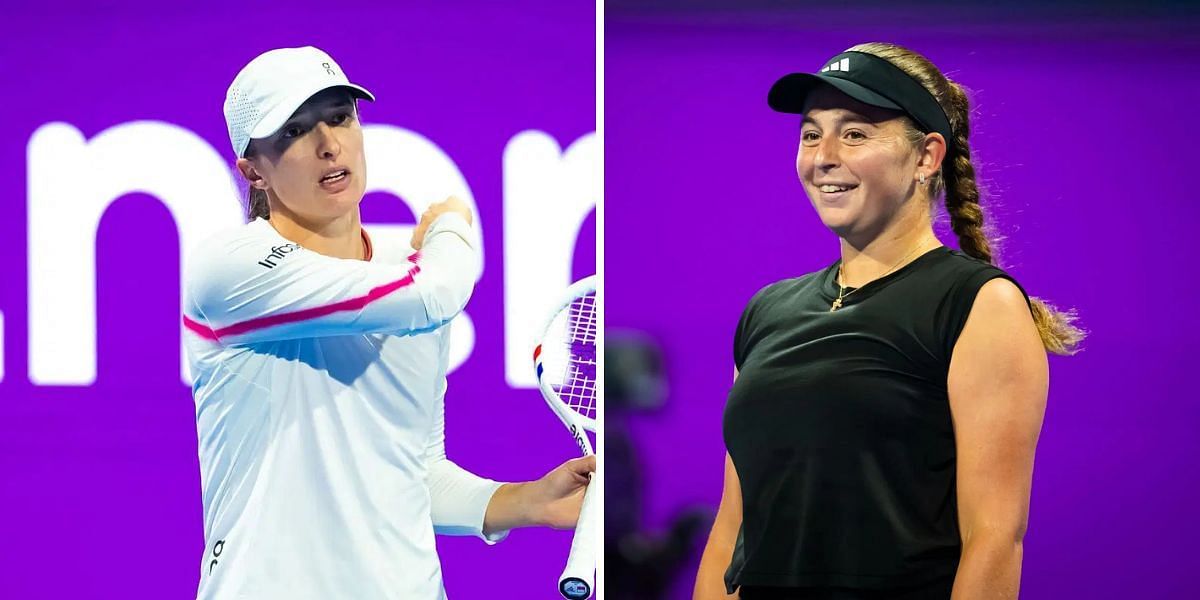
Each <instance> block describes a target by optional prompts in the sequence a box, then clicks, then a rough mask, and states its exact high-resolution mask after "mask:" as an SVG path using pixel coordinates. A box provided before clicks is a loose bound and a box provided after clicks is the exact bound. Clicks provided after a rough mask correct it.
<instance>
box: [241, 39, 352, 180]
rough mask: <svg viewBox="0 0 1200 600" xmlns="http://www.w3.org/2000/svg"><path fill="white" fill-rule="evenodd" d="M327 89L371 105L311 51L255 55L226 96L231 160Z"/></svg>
mask: <svg viewBox="0 0 1200 600" xmlns="http://www.w3.org/2000/svg"><path fill="white" fill-rule="evenodd" d="M331 87H344V88H347V89H348V90H350V93H351V94H354V96H356V97H358V98H365V99H367V100H371V101H374V100H375V96H374V95H372V94H371V92H368V91H367V90H365V89H363V88H362V87H360V86H357V85H354V84H353V83H350V81H349V80H348V79H346V76H345V75H344V74H343V73H342V69H341V67H339V66H338V64H337V63H335V62H333V58H331V57H330V56H329V55H328V54H326V53H324V52H322V51H321V50H319V49H317V48H313V47H312V46H305V47H303V48H279V49H278V50H271V51H269V52H264V53H263V54H260V55H258V57H256V58H255V59H254V60H252V61H250V64H248V65H246V66H245V67H243V68H242V70H241V72H240V73H238V74H237V77H235V78H234V79H233V83H232V84H230V86H229V91H228V92H227V93H226V94H225V124H226V125H228V126H229V141H230V142H233V152H234V154H237V155H238V157H239V158H240V157H242V155H243V154H245V153H246V148H248V147H249V146H250V140H251V139H259V138H265V137H268V136H270V135H271V134H273V133H275V132H276V131H278V130H279V128H280V127H283V124H284V123H286V122H287V120H288V119H289V118H290V117H291V116H292V115H293V114H294V113H295V112H296V109H298V108H300V105H301V104H304V102H305V101H307V100H308V99H309V98H312V97H313V95H315V94H316V93H318V92H320V91H322V90H327V89H329V88H331Z"/></svg>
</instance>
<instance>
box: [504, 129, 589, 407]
mask: <svg viewBox="0 0 1200 600" xmlns="http://www.w3.org/2000/svg"><path fill="white" fill-rule="evenodd" d="M599 190H600V148H599V146H598V144H597V143H596V135H595V134H592V133H589V134H587V135H585V136H583V137H581V138H579V139H578V140H575V142H574V143H572V144H571V145H570V146H568V147H567V149H566V151H562V150H561V149H560V148H559V146H558V142H555V141H554V138H552V137H550V136H549V135H547V134H545V133H542V132H540V131H525V132H522V133H519V134H517V135H516V136H515V137H513V139H512V140H510V141H509V142H508V146H506V147H505V148H504V357H505V359H504V373H505V378H506V379H507V380H508V383H509V385H511V386H513V387H522V388H531V387H536V386H537V378H536V377H535V376H534V373H533V368H532V364H533V345H534V338H535V337H536V336H537V335H539V334H540V333H541V332H540V331H538V329H539V328H540V327H541V326H542V325H543V324H544V321H545V320H546V317H547V316H548V315H547V314H546V313H547V311H548V310H549V306H550V305H551V304H552V303H553V302H554V300H555V299H556V298H557V297H558V295H560V294H561V293H562V292H563V290H565V289H566V287H567V286H568V285H570V284H571V262H572V258H573V256H574V251H575V239H576V238H577V237H579V228H580V227H581V226H582V225H583V222H584V220H586V219H587V216H588V214H590V213H591V212H592V210H593V209H594V208H595V206H596V200H597V194H598V193H599ZM598 233H599V232H598Z"/></svg>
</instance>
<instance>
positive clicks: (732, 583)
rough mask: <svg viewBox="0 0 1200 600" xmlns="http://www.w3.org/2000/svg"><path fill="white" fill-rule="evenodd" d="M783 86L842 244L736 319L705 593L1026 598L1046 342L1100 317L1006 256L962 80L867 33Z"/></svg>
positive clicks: (702, 578)
mask: <svg viewBox="0 0 1200 600" xmlns="http://www.w3.org/2000/svg"><path fill="white" fill-rule="evenodd" d="M768 101H769V103H770V105H771V107H772V108H774V109H775V110H777V111H780V112H784V113H796V114H800V115H803V119H802V123H801V131H800V149H799V154H798V157H797V162H796V171H797V175H799V177H800V182H801V183H802V184H803V186H804V190H805V192H806V193H807V195H808V197H809V199H810V201H811V202H812V205H813V207H814V208H815V209H816V211H817V214H818V215H819V216H820V218H821V220H822V222H823V223H824V224H825V225H826V226H827V227H828V228H829V229H830V230H832V231H833V232H834V233H835V234H837V236H838V238H839V239H840V245H841V258H840V260H838V261H836V262H834V263H833V264H832V265H830V266H829V267H828V268H826V269H823V270H821V271H818V272H815V273H809V274H807V275H804V276H801V277H797V278H794V279H787V280H784V281H779V282H776V283H774V284H771V285H768V286H767V287H765V288H763V289H762V290H761V291H759V292H758V293H757V294H756V295H755V296H754V297H753V298H752V299H751V300H750V303H749V305H748V306H747V307H746V310H745V312H744V313H743V315H742V318H741V321H740V322H739V324H738V327H737V333H736V337H735V341H734V363H735V365H736V369H737V370H736V371H735V377H736V379H735V382H734V385H733V387H732V389H731V391H730V393H729V400H728V403H727V405H726V408H725V416H724V436H725V443H726V447H727V449H728V457H727V459H726V464H725V488H724V493H723V496H722V499H721V507H720V510H719V511H718V514H717V520H716V523H715V524H714V525H713V529H712V533H711V535H710V537H709V540H708V545H707V547H706V548H705V551H704V557H703V559H702V562H701V567H700V572H699V576H698V578H697V582H696V592H695V598H696V599H697V600H709V599H713V598H737V597H739V595H740V598H743V599H749V600H752V599H755V598H820V599H833V598H837V599H851V598H854V599H859V598H871V599H883V598H888V599H910V600H911V599H934V598H937V599H940V600H945V599H947V598H954V600H972V599H976V598H989V599H992V598H1006V599H1007V598H1016V597H1017V593H1018V589H1019V585H1020V579H1021V552H1022V550H1021V543H1022V538H1023V536H1024V534H1025V527H1026V523H1027V516H1028V511H1029V495H1030V486H1031V480H1032V475H1033V456H1034V449H1035V447H1036V445H1037V440H1038V434H1039V431H1040V429H1041V424H1042V415H1043V412H1044V409H1045V404H1046V394H1047V385H1048V378H1049V374H1048V366H1047V360H1046V352H1047V351H1050V352H1055V353H1059V354H1070V353H1073V352H1074V351H1075V350H1076V347H1077V345H1078V343H1079V342H1080V341H1081V339H1082V337H1083V332H1082V331H1080V330H1079V329H1077V328H1076V327H1074V326H1073V325H1072V324H1071V321H1072V318H1073V317H1072V315H1070V314H1067V313H1062V312H1059V311H1056V310H1055V309H1053V308H1052V307H1050V306H1049V305H1047V304H1045V303H1044V302H1042V301H1041V300H1038V299H1036V298H1029V297H1028V296H1027V295H1026V294H1025V292H1024V290H1023V288H1021V286H1020V285H1018V284H1017V282H1016V281H1015V280H1014V279H1013V278H1012V277H1010V276H1009V275H1008V274H1007V273H1005V272H1004V271H1003V270H1001V269H1000V268H998V267H996V266H994V265H993V264H992V251H991V247H990V244H989V242H988V238H987V236H986V235H985V233H984V230H983V212H982V211H981V209H980V205H979V191H978V189H977V187H976V184H975V168H974V166H973V165H972V164H971V151H970V147H969V145H968V134H969V132H970V124H969V119H968V115H969V110H968V104H967V97H966V95H965V93H964V91H963V88H962V87H960V86H959V85H958V84H956V83H954V82H953V81H950V80H949V79H947V78H946V77H945V76H944V75H942V73H941V72H940V71H938V69H937V67H935V66H934V65H933V64H932V63H930V62H929V61H928V60H927V59H925V58H924V57H922V56H920V55H918V54H916V53H914V52H911V51H909V50H906V49H904V48H900V47H898V46H894V45H891V44H879V43H872V44H863V45H859V46H855V47H853V48H851V49H850V50H848V51H846V52H844V53H842V54H839V55H837V56H835V57H833V58H832V59H830V60H829V61H828V62H827V63H826V65H825V67H824V68H822V69H821V71H820V72H819V73H816V74H804V73H794V74H791V75H787V76H785V77H783V78H782V79H780V80H779V81H778V82H776V83H775V85H774V86H773V87H772V88H771V91H770V94H769V97H768ZM939 198H944V201H945V207H946V211H947V213H948V214H949V216H950V221H951V226H952V228H953V230H954V232H955V233H956V234H957V236H958V242H959V246H960V248H961V250H952V249H949V248H947V247H945V246H943V245H942V244H941V242H940V241H939V240H938V239H937V237H936V236H935V234H934V231H933V225H932V214H933V212H934V208H933V202H934V201H936V200H937V199H939ZM730 594H731V595H730Z"/></svg>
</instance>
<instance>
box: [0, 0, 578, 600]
mask: <svg viewBox="0 0 1200 600" xmlns="http://www.w3.org/2000/svg"><path fill="white" fill-rule="evenodd" d="M5 25H6V27H5V35H4V36H0V64H2V65H3V66H0V73H2V74H3V76H2V77H0V80H2V81H4V90H3V98H4V100H3V106H4V113H5V118H4V119H3V120H0V163H2V164H4V165H6V167H7V171H8V172H9V174H10V176H9V178H8V185H7V186H6V189H5V191H4V192H3V194H2V195H0V207H2V208H3V214H4V215H5V217H4V218H3V219H0V282H2V283H0V312H3V315H4V323H5V328H4V329H5V331H4V335H3V343H4V345H3V349H4V353H3V354H4V360H5V364H4V371H5V376H4V380H3V382H0V473H3V476H2V477H0V598H72V599H74V598H115V597H120V598H155V599H162V598H189V597H194V594H195V588H196V583H197V581H198V577H199V566H200V561H201V554H202V552H203V547H204V545H203V540H202V535H203V529H202V527H203V523H202V519H201V510H202V507H201V496H200V480H199V465H198V461H197V450H196V430H195V413H194V410H195V409H194V405H193V402H192V399H191V394H190V390H189V389H188V388H187V387H186V386H184V385H183V384H181V383H180V381H179V375H178V373H179V362H178V347H179V334H178V331H179V321H180V315H179V311H178V303H179V298H178V289H177V288H178V276H179V273H178V265H179V253H178V250H177V248H178V244H179V242H178V238H177V233H176V230H175V227H174V224H173V222H172V220H171V216H170V213H169V212H168V211H167V210H166V209H165V208H164V207H163V206H161V205H160V204H159V203H158V202H157V200H155V199H154V198H152V197H150V196H147V195H144V194H131V195H129V196H127V197H124V198H123V199H121V200H119V201H118V202H116V203H115V204H114V205H113V206H112V207H111V208H110V209H109V211H108V212H107V213H106V214H105V216H104V219H103V221H102V224H101V226H100V229H99V232H98V240H97V257H96V260H97V287H98V290H97V291H98V294H99V299H98V303H97V313H98V321H99V328H98V353H99V359H98V365H97V381H96V383H95V384H94V385H92V386H89V387H38V386H34V385H32V384H31V383H30V382H29V381H28V377H27V373H28V357H27V352H26V348H27V345H28V342H27V330H28V326H27V316H26V315H27V283H26V282H27V280H28V279H27V268H28V267H27V264H26V248H27V237H26V194H27V190H26V180H25V168H26V155H25V151H26V145H27V143H28V141H29V138H30V135H31V134H32V133H33V132H34V131H35V130H36V129H37V128H38V127H40V126H41V125H43V124H45V123H47V122H50V121H65V122H68V123H70V124H72V125H74V126H75V127H77V128H79V129H80V130H81V131H83V133H84V135H85V136H88V137H90V136H93V135H95V134H96V133H98V132H100V131H102V130H104V129H107V128H109V127H112V126H114V125H117V124H119V123H124V122H129V121H134V120H143V119H152V120H161V121H166V122H170V123H173V124H176V125H180V126H182V127H185V128H187V129H189V130H191V131H193V132H195V133H196V134H198V135H200V136H201V137H203V138H204V139H205V140H206V141H207V142H208V143H209V144H211V146H212V147H213V148H214V150H215V151H216V152H219V153H220V155H221V156H223V157H225V158H226V159H227V160H228V162H229V164H230V165H231V168H232V157H231V156H230V154H231V153H230V151H229V143H228V137H227V134H226V131H225V125H224V121H223V119H222V116H221V103H222V101H223V99H224V94H225V90H226V88H227V86H228V85H229V82H230V81H232V79H233V76H234V75H235V74H236V73H237V71H238V69H240V68H241V67H242V65H244V64H245V63H246V62H248V61H249V60H250V59H251V58H253V57H254V56H255V55H257V54H258V53H260V52H262V51H265V50H268V49H271V48H275V47H284V46H299V45H307V44H312V45H316V46H318V47H321V48H323V49H324V50H326V51H328V52H329V53H330V54H331V55H333V56H334V58H335V59H336V60H337V61H338V62H339V63H340V64H341V65H342V66H343V67H344V68H345V69H346V71H347V72H348V73H349V74H350V78H351V79H352V80H354V81H356V82H359V83H362V84H363V85H365V86H367V87H368V88H369V89H371V90H372V91H373V92H374V93H375V94H376V95H377V97H378V98H379V101H378V102H376V103H375V104H373V105H369V106H367V107H366V109H365V112H364V119H365V121H366V122H367V123H368V124H370V123H376V124H390V125H395V126H400V127H405V128H407V129H410V130H413V131H416V132H419V133H420V134H422V135H424V136H425V137H427V138H429V139H431V140H433V141H434V142H435V143H437V144H438V145H439V146H440V147H441V148H442V149H443V150H444V151H445V152H446V153H447V154H448V155H449V156H450V157H451V158H452V159H453V160H454V161H455V162H456V163H457V165H458V167H459V169H460V170H461V172H462V173H463V175H464V177H465V178H466V180H467V182H468V184H469V185H470V186H471V189H472V191H473V193H474V197H475V200H476V202H477V204H478V206H479V210H480V214H481V215H482V218H483V223H484V226H485V230H484V236H485V244H486V246H485V255H486V257H487V264H486V266H485V274H484V277H483V279H482V281H480V283H479V285H478V286H477V288H476V293H475V296H474V298H473V300H472V301H471V304H470V306H469V307H468V310H469V312H470V313H471V315H472V317H473V320H474V324H475V332H476V341H475V347H474V351H473V354H472V355H471V357H470V358H469V359H468V361H467V362H466V363H465V364H464V365H463V366H462V367H461V368H460V369H459V370H458V371H457V372H456V373H454V374H452V375H451V376H450V389H449V394H448V397H447V422H448V435H447V446H448V451H449V454H450V457H451V458H452V459H455V460H456V461H457V462H459V463H460V464H462V465H463V466H465V467H467V468H469V469H472V470H474V471H476V472H478V473H481V474H483V475H486V476H489V477H492V478H495V479H500V480H526V479H532V478H536V477H538V476H540V475H541V474H542V473H544V472H545V471H546V470H548V469H549V468H550V467H552V466H554V465H557V464H558V463H559V462H561V461H562V460H565V459H567V458H570V457H572V456H575V455H577V451H575V450H574V447H573V443H572V441H571V439H570V437H569V436H568V435H566V433H565V432H563V431H562V430H561V427H562V426H561V425H560V424H559V423H558V422H557V420H556V419H555V418H554V416H553V415H552V414H551V413H550V412H549V411H548V410H546V409H545V407H544V403H543V401H542V399H541V397H540V395H539V394H538V393H537V391H536V390H534V389H513V388H510V387H509V386H508V385H507V384H506V382H505V378H504V370H503V364H502V360H503V345H502V341H503V318H502V308H501V306H502V298H503V245H502V242H503V240H502V229H501V225H502V210H501V209H502V177H501V174H502V171H501V164H502V163H501V159H502V152H503V150H504V147H505V145H506V144H507V143H508V141H509V140H510V139H511V138H512V137H513V136H514V135H516V134H517V133H519V132H521V131H524V130H528V129H536V130H540V131H544V132H547V133H548V134H550V135H551V136H553V137H554V138H555V139H556V140H557V141H558V142H559V144H561V145H564V146H565V145H566V144H568V143H570V142H573V141H575V140H577V139H578V138H580V137H581V136H584V135H585V134H588V133H590V132H592V131H594V130H595V128H596V119H595V105H596V102H595V96H596V86H595V80H596V79H595V76H596V70H595V59H596V55H595V43H596V39H595V7H594V6H593V5H592V4H591V3H589V2H582V3H581V2H540V3H530V2H517V3H504V4H496V3H491V2H485V1H482V0H480V1H471V2H458V3H454V5H453V7H445V6H443V5H442V3H434V2H427V3H408V2H406V3H403V6H402V7H401V6H400V3H392V2H373V1H368V2H364V1H356V2H350V3H328V2H314V1H309V0H301V1H290V2H286V3H283V2H280V3H264V2H254V1H247V2H236V3H227V4H221V3H215V2H205V3H199V4H197V5H196V6H195V7H194V8H189V7H183V6H176V5H175V4H174V3H162V2H159V1H157V0H156V1H141V2H132V3H128V4H127V5H126V6H124V7H121V8H119V9H117V8H113V7H111V6H106V7H105V8H103V9H101V8H96V7H92V6H91V4H90V3H88V4H85V3H82V2H80V3H77V4H76V3H71V2H35V3H30V4H25V5H22V6H20V7H17V8H14V7H10V6H6V7H5ZM364 216H365V218H366V220H374V221H393V222H397V223H413V222H415V219H414V218H413V216H412V215H411V214H410V212H409V211H408V210H407V208H405V207H404V206H403V205H402V204H400V203H399V202H398V201H395V199H394V198H389V197H387V196H382V197H378V198H377V197H369V198H368V199H367V200H366V201H365V202H364ZM595 240H596V237H595V218H594V213H593V216H592V217H590V218H589V219H588V220H587V221H586V222H585V224H584V227H583V229H582V230H581V233H580V237H579V239H578V242H577V246H576V253H575V257H574V260H575V273H576V274H577V275H583V274H589V273H591V272H593V271H594V270H595V269H594V264H595ZM33 268H37V265H33ZM569 543H570V534H569V533H568V532H557V531H546V530H523V531H518V532H515V533H514V534H513V535H512V536H511V537H510V538H509V539H508V540H506V541H504V542H503V543H502V544H500V545H499V546H497V547H491V548H489V547H486V546H485V545H484V544H483V543H482V542H481V541H479V540H476V539H470V538H446V537H441V538H439V547H440V549H441V556H442V561H443V567H444V573H445V578H446V585H447V589H448V591H449V592H450V596H451V597H452V598H453V597H456V596H457V597H465V596H466V595H467V594H470V593H474V591H475V590H477V589H478V584H479V582H480V581H486V582H487V583H488V589H491V590H528V591H527V592H522V595H523V596H527V597H544V598H550V597H555V595H556V594H555V591H554V588H555V582H556V581H557V576H558V573H559V571H560V570H561V568H562V564H563V561H564V560H565V557H566V552H567V548H568V546H569ZM398 568H402V566H398ZM499 595H500V596H502V597H506V595H505V594H499Z"/></svg>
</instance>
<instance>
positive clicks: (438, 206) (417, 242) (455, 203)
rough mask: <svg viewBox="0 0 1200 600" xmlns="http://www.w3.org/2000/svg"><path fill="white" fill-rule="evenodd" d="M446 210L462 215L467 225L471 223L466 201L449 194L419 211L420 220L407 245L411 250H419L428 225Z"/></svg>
mask: <svg viewBox="0 0 1200 600" xmlns="http://www.w3.org/2000/svg"><path fill="white" fill-rule="evenodd" d="M448 212H456V213H458V214H460V215H462V218H464V219H466V220H467V225H471V224H472V221H473V219H472V218H471V207H469V206H467V203H466V202H463V201H462V200H459V199H458V198H456V197H454V196H450V197H449V198H446V199H445V200H443V201H441V202H435V203H433V204H430V205H429V208H427V209H425V212H424V213H421V222H420V223H417V228H416V229H414V230H413V235H412V241H411V242H409V245H410V246H412V249H413V250H420V249H421V245H422V244H424V243H425V232H426V231H428V230H429V226H430V225H432V224H433V222H434V221H435V220H437V218H438V217H440V216H442V215H443V214H445V213H448Z"/></svg>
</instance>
